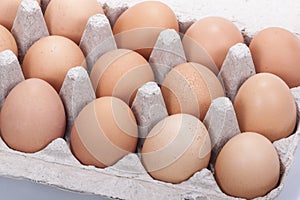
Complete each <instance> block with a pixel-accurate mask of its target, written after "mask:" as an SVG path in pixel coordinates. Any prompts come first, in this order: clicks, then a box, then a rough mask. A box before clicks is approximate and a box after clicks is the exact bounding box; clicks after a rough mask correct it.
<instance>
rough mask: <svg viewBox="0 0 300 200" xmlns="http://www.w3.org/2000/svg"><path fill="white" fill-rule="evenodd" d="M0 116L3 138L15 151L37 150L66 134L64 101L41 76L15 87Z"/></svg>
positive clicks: (29, 151)
mask: <svg viewBox="0 0 300 200" xmlns="http://www.w3.org/2000/svg"><path fill="white" fill-rule="evenodd" d="M0 117H1V136H2V138H3V140H4V141H5V142H6V144H7V145H8V146H9V147H11V148H12V149H15V150H18V151H23V152H28V153H32V152H37V151H39V150H41V149H43V148H44V147H46V146H47V145H48V144H49V143H50V142H51V141H52V140H54V139H56V138H59V137H63V136H64V133H65V126H66V116H65V110H64V106H63V103H62V101H61V99H60V97H59V95H58V94H57V92H56V91H55V90H54V89H53V88H52V87H51V85H49V84H48V83H47V82H45V81H43V80H41V79H35V78H34V79H27V80H25V81H23V82H21V83H19V84H18V85H17V86H16V87H14V88H13V89H12V90H11V92H10V93H9V94H8V96H7V98H6V100H5V102H4V104H3V107H2V110H1V116H0Z"/></svg>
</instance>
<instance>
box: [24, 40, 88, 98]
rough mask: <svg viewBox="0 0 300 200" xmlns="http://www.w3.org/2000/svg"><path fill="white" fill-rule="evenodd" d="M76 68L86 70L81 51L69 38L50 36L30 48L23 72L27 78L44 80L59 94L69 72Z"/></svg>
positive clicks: (25, 58)
mask: <svg viewBox="0 0 300 200" xmlns="http://www.w3.org/2000/svg"><path fill="white" fill-rule="evenodd" d="M76 66H83V67H85V68H86V63H85V57H84V55H83V53H82V51H81V49H80V48H79V47H78V46H77V45H76V44H75V43H74V42H73V41H72V40H70V39H68V38H65V37H62V36H48V37H44V38H41V39H40V40H38V41H37V42H35V43H34V44H33V45H32V46H31V47H30V48H29V50H28V51H27V53H26V55H25V57H24V60H23V64H22V70H23V73H24V76H25V78H40V79H43V80H45V81H47V82H48V83H50V84H51V85H52V86H53V87H54V88H55V89H56V91H57V92H59V91H60V88H61V86H62V84H63V81H64V79H65V76H66V74H67V72H68V70H69V69H71V68H73V67H76Z"/></svg>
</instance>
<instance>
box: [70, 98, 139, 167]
mask: <svg viewBox="0 0 300 200" xmlns="http://www.w3.org/2000/svg"><path fill="white" fill-rule="evenodd" d="M137 137H138V128H137V124H136V120H135V118H134V115H133V113H132V111H131V110H130V108H129V107H128V105H127V104H126V103H124V102H123V101H122V100H120V99H118V98H115V97H102V98H98V99H96V100H94V101H92V102H91V103H90V104H88V105H87V106H85V107H84V108H83V110H82V111H81V112H80V113H79V115H78V117H77V119H76V121H75V124H74V126H73V129H72V132H71V136H70V144H71V149H72V152H73V154H74V155H75V156H76V158H77V159H78V160H79V161H80V162H81V163H83V164H85V165H94V166H97V167H101V168H103V167H106V166H111V165H113V164H114V163H116V162H117V161H118V160H120V159H121V158H122V157H123V156H125V155H127V154H128V153H130V152H134V151H135V149H136V145H137Z"/></svg>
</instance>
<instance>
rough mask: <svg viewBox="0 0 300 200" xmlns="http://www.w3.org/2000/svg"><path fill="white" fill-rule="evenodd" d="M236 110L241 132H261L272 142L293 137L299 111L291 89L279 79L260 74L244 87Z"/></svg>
mask: <svg viewBox="0 0 300 200" xmlns="http://www.w3.org/2000/svg"><path fill="white" fill-rule="evenodd" d="M234 109H235V111H236V116H237V119H238V122H239V126H240V129H241V131H243V132H246V131H247V132H248V131H250V132H257V133H260V134H262V135H264V136H265V137H267V138H268V139H269V140H271V141H272V142H273V141H275V140H278V139H281V138H284V137H287V136H289V135H290V134H292V133H293V131H294V128H295V125H296V120H297V111H296V104H295V101H294V98H293V95H292V93H291V91H290V90H289V87H288V86H287V85H286V83H285V82H284V81H283V80H282V79H280V78H279V77H278V76H276V75H273V74H270V73H259V74H256V75H254V76H252V77H250V78H249V79H248V80H247V81H245V83H244V84H243V85H242V86H241V87H240V89H239V91H238V93H237V95H236V97H235V100H234Z"/></svg>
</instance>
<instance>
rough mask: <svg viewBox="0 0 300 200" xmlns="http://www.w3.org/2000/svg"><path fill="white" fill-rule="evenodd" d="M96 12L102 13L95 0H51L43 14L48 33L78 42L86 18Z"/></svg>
mask: <svg viewBox="0 0 300 200" xmlns="http://www.w3.org/2000/svg"><path fill="white" fill-rule="evenodd" d="M96 14H104V12H103V9H102V7H101V5H100V3H99V2H97V0H63V1H62V0H51V1H50V3H49V4H48V6H47V9H46V11H45V15H44V16H45V21H46V24H47V26H48V29H49V32H50V35H61V36H65V37H67V38H69V39H71V40H73V41H74V42H75V43H77V44H79V42H80V39H81V36H82V34H83V31H84V29H85V26H86V23H87V21H88V19H89V18H90V17H91V16H93V15H96Z"/></svg>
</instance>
